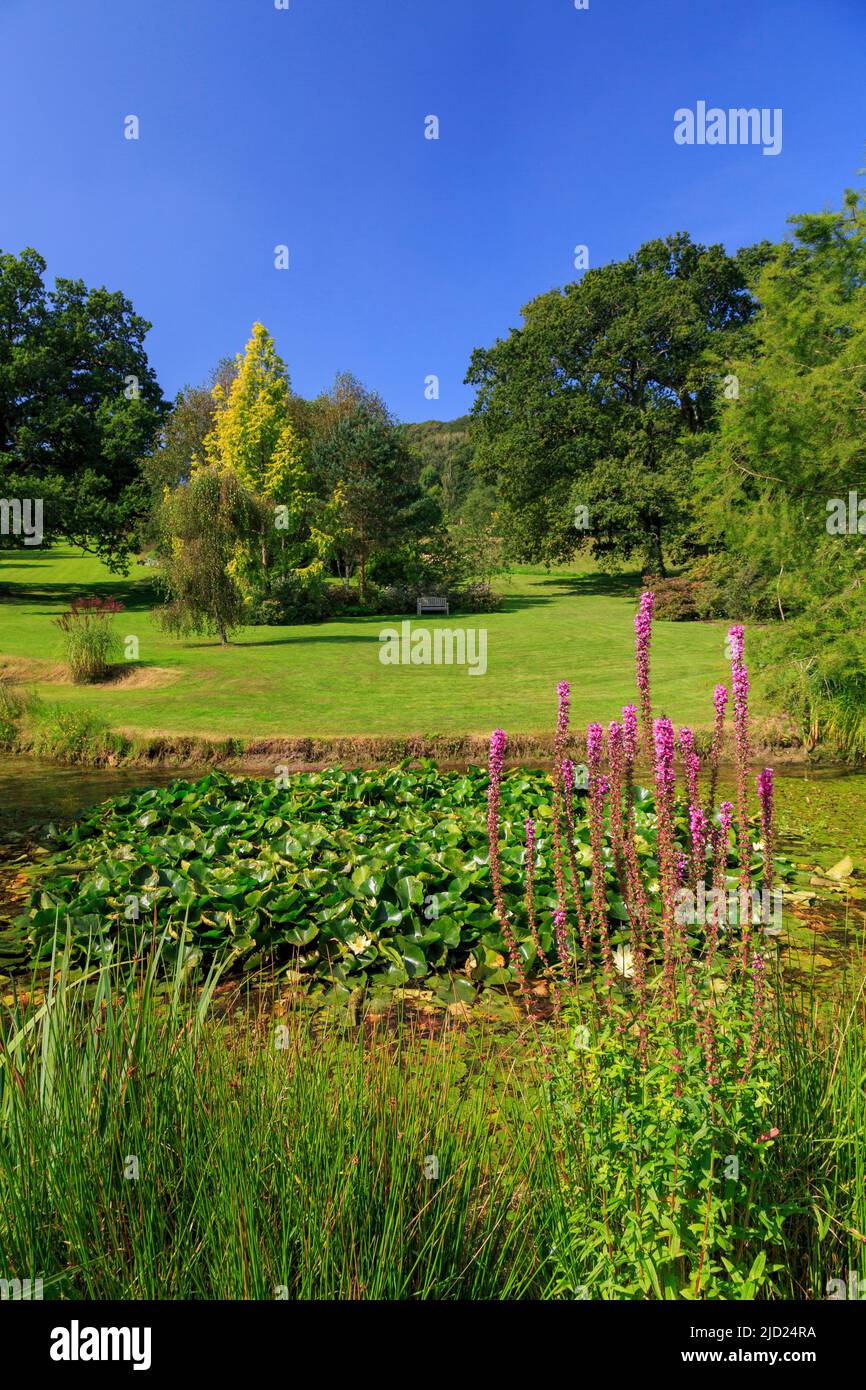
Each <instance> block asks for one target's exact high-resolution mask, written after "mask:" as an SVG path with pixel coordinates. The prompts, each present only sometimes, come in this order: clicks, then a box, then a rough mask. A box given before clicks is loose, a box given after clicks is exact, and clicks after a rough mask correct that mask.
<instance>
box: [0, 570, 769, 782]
mask: <svg viewBox="0 0 866 1390" xmlns="http://www.w3.org/2000/svg"><path fill="white" fill-rule="evenodd" d="M639 585H640V581H639V576H637V575H630V576H619V577H606V576H604V575H600V574H587V573H583V574H581V573H566V572H554V573H547V572H545V571H530V570H522V571H520V572H519V573H517V574H515V575H514V576H513V577H512V578H511V579H504V580H502V581H501V584H500V587H501V588H502V592H503V593H504V596H505V602H504V605H503V609H502V611H501V612H498V613H490V614H475V615H471V616H463V617H460V616H457V617H455V618H453V619H448V620H445V619H442V618H436V619H428V620H427V622H426V625H427V626H429V627H437V626H445V625H447V626H451V627H463V628H476V629H477V628H481V627H483V628H485V629H486V630H487V671H486V674H485V675H483V676H470V675H469V674H468V672H467V670H466V668H465V667H463V668H460V667H457V666H402V665H397V666H383V665H382V664H381V662H380V660H379V652H380V649H381V644H380V642H379V633H380V632H381V630H382V628H383V627H386V626H389V625H391V624H393V623H397V624H399V622H400V621H402V618H401V617H397V618H379V617H377V618H349V619H346V620H343V621H341V622H329V623H322V624H315V625H310V626H298V627H280V628H276V627H275V628H246V629H244V630H242V631H241V632H240V633H239V634H238V636H237V639H236V641H235V642H234V643H233V644H232V645H230V646H229V647H227V648H224V649H223V648H221V647H220V645H219V643H218V642H217V641H216V640H215V639H214V640H210V639H191V640H188V641H181V640H177V639H175V638H171V637H167V636H166V635H165V634H163V633H161V632H160V631H159V629H158V628H157V627H156V625H155V623H154V621H153V618H152V615H151V609H152V607H153V605H154V604H155V603H156V602H157V601H158V595H157V594H156V592H155V590H154V586H153V571H152V570H147V569H144V568H137V569H135V570H133V571H132V573H131V574H130V576H129V577H128V578H127V579H118V578H116V577H114V576H112V575H111V574H110V573H109V572H108V570H107V569H106V568H105V567H104V566H103V565H102V564H101V563H100V562H99V561H97V560H95V559H93V558H91V557H87V556H80V555H78V554H76V553H75V552H73V551H71V550H67V549H62V548H56V549H51V550H46V551H44V552H43V551H38V552H35V551H31V552H26V553H25V552H19V553H16V554H14V555H11V556H8V557H7V558H4V560H3V563H2V566H0V671H2V670H5V671H6V672H7V674H9V675H12V676H13V677H14V678H15V679H16V681H18V682H20V683H21V684H22V685H24V686H26V687H27V688H32V689H34V690H35V691H36V693H37V694H38V695H39V696H40V698H41V699H42V700H43V701H45V702H46V703H48V704H60V705H62V706H63V707H64V708H66V709H73V710H79V711H80V710H87V711H89V712H92V714H93V715H94V716H95V717H97V718H98V719H99V720H101V721H102V722H103V723H104V725H105V726H107V727H109V728H110V729H112V730H115V731H120V732H121V733H122V734H126V735H128V742H129V745H130V746H133V744H134V746H135V747H136V748H138V749H141V750H144V749H146V748H147V747H148V746H150V747H154V746H155V745H156V744H158V743H161V744H162V745H163V746H164V747H167V748H172V747H178V746H180V745H181V743H182V740H183V739H188V738H194V739H210V740H222V739H226V738H231V739H237V740H242V741H244V742H246V743H249V742H253V741H255V740H257V739H265V740H267V739H271V738H280V739H287V740H300V741H301V743H303V742H304V741H305V740H314V742H316V743H319V742H320V741H321V740H343V741H345V740H351V739H357V740H361V741H362V743H363V744H365V745H366V744H369V743H371V742H375V741H376V740H383V741H384V743H383V744H382V746H383V747H385V746H387V747H388V748H391V747H392V746H393V741H394V740H395V739H396V741H397V743H398V744H400V743H401V742H403V741H405V740H406V739H407V738H408V739H423V740H425V741H426V743H425V747H426V749H427V751H430V750H431V748H434V751H435V754H436V756H440V757H441V756H447V754H446V753H445V748H446V747H447V746H448V743H449V740H452V739H453V738H454V737H455V736H458V739H460V740H462V739H463V738H465V736H467V735H480V736H482V737H483V736H486V735H487V734H488V733H489V731H490V729H491V728H493V727H495V725H497V724H504V725H505V726H506V727H507V728H508V729H509V730H510V732H511V733H512V735H529V734H531V735H537V734H543V735H546V734H547V733H548V732H549V730H550V728H551V725H552V722H553V718H554V715H555V709H554V707H553V704H552V700H551V691H552V682H553V681H555V680H556V679H558V678H562V679H567V680H570V681H571V682H572V689H573V715H574V719H575V722H576V723H578V724H579V723H586V721H587V720H589V719H591V718H593V719H609V718H613V717H614V715H616V714H617V713H618V712H619V708H620V706H621V704H622V702H623V699H624V698H627V697H628V693H629V692H630V691H631V690H632V688H633V679H634V678H633V665H634V663H633V648H634V640H633V632H632V618H633V615H634V604H635V594H636V592H637V590H638V589H639ZM82 594H97V595H100V596H103V597H105V596H108V595H109V594H113V595H115V596H116V597H117V598H119V599H120V600H121V602H122V603H123V604H124V605H125V611H124V613H123V614H121V615H120V617H119V618H118V619H117V620H116V622H117V629H118V631H119V632H120V634H121V636H123V637H124V638H126V637H127V636H132V637H137V639H138V643H139V657H140V660H139V661H138V662H130V663H128V670H125V671H124V672H123V673H122V678H121V679H117V680H115V681H112V682H109V683H107V684H105V685H101V686H96V687H88V686H73V685H70V684H68V683H63V681H62V674H63V673H62V670H61V669H60V663H61V655H62V654H61V646H60V633H59V632H58V630H57V628H56V627H54V626H53V624H52V619H53V618H56V617H57V615H58V614H59V613H61V612H62V611H63V609H64V608H65V607H66V606H67V605H68V603H69V601H70V600H71V599H72V598H74V597H75V596H76V595H82ZM724 640H725V639H724V627H723V625H720V624H700V623H690V624H677V623H658V624H657V625H656V635H655V647H654V652H653V662H654V685H655V693H656V702H657V707H658V709H659V710H663V711H664V712H665V713H666V714H668V715H669V716H670V717H671V718H673V719H675V720H677V721H679V722H683V723H689V724H693V725H696V726H702V725H708V724H709V723H710V722H711V720H712V707H711V705H708V692H709V691H711V690H712V686H713V683H714V682H715V681H718V680H723V679H724V678H725V675H726V661H725V651H724ZM764 712H765V713H767V711H764ZM756 713H758V714H760V713H761V711H760V709H759V708H757V707H756ZM136 740H138V742H135V741H136ZM437 744H438V746H436V745H437ZM527 751H528V750H527ZM328 756H329V758H331V759H333V756H334V749H333V747H332V746H331V747H329V753H328ZM337 756H340V755H339V754H338V755H337ZM386 756H388V757H390V756H392V755H391V754H390V753H389V754H387V755H386ZM455 756H461V755H459V754H455ZM299 760H301V761H303V760H304V759H303V758H301V759H299ZM307 761H310V762H312V761H315V759H313V758H311V759H308V760H307Z"/></svg>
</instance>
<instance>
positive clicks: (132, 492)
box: [0, 249, 167, 568]
mask: <svg viewBox="0 0 866 1390" xmlns="http://www.w3.org/2000/svg"><path fill="white" fill-rule="evenodd" d="M45 270H46V266H45V261H44V260H43V259H42V257H41V256H40V255H39V254H38V252H36V251H34V250H32V249H27V250H25V251H23V252H22V253H21V255H20V256H15V255H12V254H8V253H7V254H0V493H2V495H3V496H4V497H12V496H17V497H32V496H33V495H34V492H37V494H38V496H40V497H41V498H42V499H43V503H44V530H45V535H46V539H48V540H57V539H60V538H64V539H66V540H68V541H71V542H73V543H74V544H76V545H80V546H82V547H83V548H84V549H87V550H91V551H93V552H95V553H96V554H98V555H99V556H100V557H101V558H103V559H104V560H105V561H106V562H107V563H108V564H109V565H111V566H113V567H120V568H122V567H123V566H124V565H125V563H126V561H127V559H128V557H129V554H130V552H131V551H132V550H133V549H134V547H135V539H134V535H135V521H136V519H137V517H138V516H139V515H140V514H141V512H142V510H143V509H144V506H145V500H146V493H145V489H144V485H143V483H142V478H141V467H140V460H141V458H142V455H144V454H146V453H147V452H148V451H149V450H150V448H151V446H152V443H153V441H154V438H155V436H156V434H157V431H158V429H159V426H160V423H161V421H162V419H163V417H164V414H165V412H166V409H167V406H166V403H165V402H164V400H163V396H162V392H161V390H160V387H159V385H158V383H157V380H156V376H155V374H154V371H153V369H152V368H151V366H150V365H149V363H148V360H147V354H146V352H145V349H144V339H145V337H146V335H147V332H148V330H149V329H150V324H149V323H148V322H147V321H146V320H145V319H143V318H141V317H140V316H139V315H138V314H136V313H135V311H134V309H133V306H132V304H131V303H130V301H129V300H128V299H127V298H126V297H125V296H124V295H123V294H121V293H120V292H119V291H110V290H107V289H105V288H101V289H88V288H87V287H86V286H85V284H84V282H83V281H82V280H66V279H58V280H57V281H56V282H55V286H54V289H53V290H49V289H47V288H46V286H45V282H44V278H43V277H44V275H45Z"/></svg>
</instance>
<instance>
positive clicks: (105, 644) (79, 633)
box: [54, 596, 123, 685]
mask: <svg viewBox="0 0 866 1390" xmlns="http://www.w3.org/2000/svg"><path fill="white" fill-rule="evenodd" d="M122 612H123V604H122V603H119V602H118V601H117V599H114V598H107V599H101V598H99V597H98V596H95V597H93V598H79V599H73V601H72V603H71V605H70V607H69V609H68V610H67V612H66V613H61V615H60V617H59V618H55V620H54V621H55V625H56V626H57V627H59V628H60V631H61V632H62V633H63V648H64V653H65V656H66V664H67V666H68V667H69V672H70V675H71V676H72V679H73V681H74V682H75V683H76V685H87V684H90V683H92V682H94V681H101V680H104V679H105V677H106V676H107V675H108V671H109V666H110V663H111V661H112V660H113V659H114V658H115V657H118V656H119V655H120V653H121V651H122V649H123V644H122V643H121V640H120V637H119V635H118V633H117V632H116V631H115V629H114V627H113V625H112V620H113V618H114V616H115V614H116V613H122Z"/></svg>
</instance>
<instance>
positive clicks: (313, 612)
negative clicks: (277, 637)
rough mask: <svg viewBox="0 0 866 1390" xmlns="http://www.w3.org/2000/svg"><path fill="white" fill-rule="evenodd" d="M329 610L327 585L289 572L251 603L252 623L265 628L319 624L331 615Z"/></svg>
mask: <svg viewBox="0 0 866 1390" xmlns="http://www.w3.org/2000/svg"><path fill="white" fill-rule="evenodd" d="M332 609H333V606H332V603H331V598H330V593H329V590H328V586H327V585H326V584H325V583H324V581H323V580H321V579H320V578H318V577H317V576H315V575H304V574H299V573H297V572H296V571H294V570H291V571H289V573H288V574H282V575H280V576H279V577H278V578H276V579H275V580H274V581H273V583H272V584H271V586H270V589H269V590H268V592H267V594H263V595H261V596H260V597H259V598H258V599H257V600H256V601H255V602H254V605H253V611H252V621H253V622H254V623H256V624H258V625H259V626H266V627H285V626H288V625H289V624H290V623H320V622H323V621H324V619H325V618H329V617H330V616H331V613H332Z"/></svg>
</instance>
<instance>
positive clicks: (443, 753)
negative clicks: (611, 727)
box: [5, 717, 864, 773]
mask: <svg viewBox="0 0 866 1390" xmlns="http://www.w3.org/2000/svg"><path fill="white" fill-rule="evenodd" d="M694 734H695V746H696V748H697V750H698V752H699V753H701V754H702V755H703V754H707V753H708V752H709V747H710V742H711V739H712V726H711V725H705V726H700V725H698V726H695V729H694ZM752 734H753V737H752V761H753V763H754V764H755V765H756V766H759V765H762V764H763V763H764V762H768V761H771V762H772V763H773V764H774V766H778V767H788V766H789V767H791V768H808V769H810V770H811V769H818V768H822V767H824V768H828V769H834V770H836V769H838V767H839V762H838V757H835V756H834V755H833V754H832V752H831V750H829V749H825V748H823V747H822V746H821V745H818V746H817V747H815V748H810V747H808V746H807V745H806V743H805V742H804V740H803V739H802V737H801V736H800V735H799V733H798V732H797V730H796V729H795V728H794V726H793V725H792V724H791V722H790V721H788V720H786V719H784V718H779V717H775V718H765V719H760V718H758V719H756V720H755V721H754V724H753V731H752ZM553 743H554V735H553V734H552V733H543V734H537V733H519V732H518V733H513V734H512V733H509V736H508V757H507V761H508V763H509V764H512V765H518V764H531V763H536V764H542V763H548V762H549V760H550V758H551V757H552V754H553ZM5 751H7V752H9V753H12V754H13V755H16V756H18V757H22V758H34V759H36V760H37V761H38V762H39V763H40V764H42V765H43V766H51V765H53V766H56V767H81V768H88V767H89V768H120V767H129V768H148V767H152V768H176V769H177V770H179V771H181V770H182V771H195V770H199V769H201V770H207V769H208V768H212V767H219V768H223V769H225V770H230V771H241V772H244V771H245V772H250V773H252V772H260V771H272V770H273V769H274V768H275V767H277V766H282V767H286V768H287V770H288V771H290V772H306V771H316V770H319V769H322V768H325V767H332V766H334V764H351V765H354V766H365V767H388V766H394V765H395V764H397V763H402V762H407V761H408V762H417V761H419V760H420V759H422V758H429V759H432V760H433V761H434V762H436V763H438V764H439V765H440V766H453V767H460V766H466V765H475V766H478V765H483V764H484V763H486V762H487V758H488V752H489V734H468V733H467V734H437V733H427V734H423V733H414V734H401V735H375V736H368V735H345V736H334V735H322V736H319V735H288V736H284V737H271V736H269V737H237V738H234V737H226V738H219V737H209V736H207V735H187V734H171V733H157V734H139V733H136V732H135V731H133V730H122V729H120V730H109V729H107V728H105V727H99V726H97V727H92V728H89V729H88V728H82V729H80V730H75V729H73V730H72V731H66V730H63V729H59V730H58V731H57V735H56V737H55V738H54V739H53V740H48V741H44V740H43V742H42V743H41V744H36V743H35V742H34V740H33V738H32V737H31V736H30V735H29V734H28V733H27V732H26V731H22V732H21V733H20V734H19V735H18V736H17V737H15V738H12V739H8V740H7V741H6V744H5ZM565 751H566V753H567V755H568V756H570V757H571V758H573V759H574V760H575V761H578V762H579V761H582V760H583V759H585V757H586V745H585V737H582V736H580V735H577V736H575V735H572V736H571V737H570V738H569V740H568V742H567V746H566V749H565ZM722 761H723V762H725V763H729V764H733V762H734V743H733V736H732V734H729V735H728V736H727V737H726V739H725V741H724V743H723V747H722ZM859 765H860V766H863V765H864V764H863V762H861V763H860V764H859ZM850 766H852V767H853V766H855V764H850Z"/></svg>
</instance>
